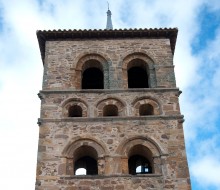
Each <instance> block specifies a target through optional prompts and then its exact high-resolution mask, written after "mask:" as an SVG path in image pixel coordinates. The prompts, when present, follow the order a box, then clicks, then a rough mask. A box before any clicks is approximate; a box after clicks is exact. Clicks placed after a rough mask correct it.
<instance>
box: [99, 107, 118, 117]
mask: <svg viewBox="0 0 220 190" xmlns="http://www.w3.org/2000/svg"><path fill="white" fill-rule="evenodd" d="M103 116H118V107H117V106H116V105H106V106H105V107H104V108H103Z"/></svg>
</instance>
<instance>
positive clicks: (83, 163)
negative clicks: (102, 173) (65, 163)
mask: <svg viewBox="0 0 220 190" xmlns="http://www.w3.org/2000/svg"><path fill="white" fill-rule="evenodd" d="M79 169H81V170H84V171H81V172H80V171H79ZM74 170H75V171H74V175H97V174H98V164H97V161H96V160H95V159H93V158H91V157H89V156H84V157H82V158H80V159H78V160H77V161H76V162H75V164H74ZM85 170H86V171H85Z"/></svg>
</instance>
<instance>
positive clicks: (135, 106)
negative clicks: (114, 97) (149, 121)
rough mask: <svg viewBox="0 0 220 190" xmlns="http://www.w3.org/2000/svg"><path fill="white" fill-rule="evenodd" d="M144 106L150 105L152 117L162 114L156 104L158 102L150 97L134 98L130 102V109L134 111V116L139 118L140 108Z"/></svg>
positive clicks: (159, 105) (158, 105)
mask: <svg viewBox="0 0 220 190" xmlns="http://www.w3.org/2000/svg"><path fill="white" fill-rule="evenodd" d="M144 104H150V105H151V106H152V107H153V115H161V114H162V109H161V104H160V103H159V102H158V100H157V99H155V98H152V97H150V96H144V97H139V98H136V99H135V100H134V101H133V102H132V107H133V109H134V116H139V109H140V106H141V105H144Z"/></svg>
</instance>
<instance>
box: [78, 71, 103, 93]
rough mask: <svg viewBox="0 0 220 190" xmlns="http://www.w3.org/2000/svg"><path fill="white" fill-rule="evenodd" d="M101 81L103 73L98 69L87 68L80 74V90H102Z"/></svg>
mask: <svg viewBox="0 0 220 190" xmlns="http://www.w3.org/2000/svg"><path fill="white" fill-rule="evenodd" d="M103 79H104V76H103V72H102V71H101V70H100V69H99V68H96V67H90V68H87V69H85V71H84V72H83V74H82V89H104V80H103Z"/></svg>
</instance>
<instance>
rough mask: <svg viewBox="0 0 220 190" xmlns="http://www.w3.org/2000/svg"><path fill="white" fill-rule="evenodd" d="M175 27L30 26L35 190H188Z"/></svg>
mask: <svg viewBox="0 0 220 190" xmlns="http://www.w3.org/2000/svg"><path fill="white" fill-rule="evenodd" d="M177 32H178V31H177V29H176V28H173V29H139V30H136V29H134V30H131V29H129V30H83V31H82V30H78V31H77V30H68V31H66V30H63V31H61V30H58V31H37V37H38V41H39V46H40V51H41V56H42V60H43V65H44V76H43V87H42V90H41V91H40V93H39V97H40V99H41V116H40V118H39V121H38V123H39V147H38V163H37V177H36V190H98V189H99V190H116V189H117V190H134V189H138V190H145V189H154V190H159V189H167V190H168V189H178V190H186V189H190V179H189V171H188V165H187V159H186V152H185V145H184V135H183V125H182V123H183V121H184V120H183V116H182V115H181V113H180V108H179V98H178V97H179V95H180V91H179V89H178V88H177V87H176V83H175V76H174V66H173V54H174V49H175V43H176V38H177Z"/></svg>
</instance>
